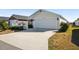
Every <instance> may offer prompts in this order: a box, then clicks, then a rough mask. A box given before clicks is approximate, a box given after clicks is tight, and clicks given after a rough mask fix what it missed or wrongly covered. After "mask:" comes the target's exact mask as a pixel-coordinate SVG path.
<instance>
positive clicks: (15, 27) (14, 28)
mask: <svg viewBox="0 0 79 59" xmlns="http://www.w3.org/2000/svg"><path fill="white" fill-rule="evenodd" d="M10 29H11V30H23V26H13V27H10Z"/></svg>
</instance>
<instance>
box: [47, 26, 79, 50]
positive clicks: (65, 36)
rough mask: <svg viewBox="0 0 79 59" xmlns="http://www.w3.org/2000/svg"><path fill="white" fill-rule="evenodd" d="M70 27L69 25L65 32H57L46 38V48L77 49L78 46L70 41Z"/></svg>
mask: <svg viewBox="0 0 79 59" xmlns="http://www.w3.org/2000/svg"><path fill="white" fill-rule="evenodd" d="M73 29H74V28H72V26H71V25H69V28H68V29H67V31H66V32H57V33H56V34H55V35H53V36H52V37H50V38H49V40H48V49H49V50H78V49H79V47H78V46H77V45H75V44H74V43H72V42H71V37H72V30H73Z"/></svg>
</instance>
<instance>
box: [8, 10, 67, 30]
mask: <svg viewBox="0 0 79 59" xmlns="http://www.w3.org/2000/svg"><path fill="white" fill-rule="evenodd" d="M62 22H65V23H67V22H68V21H67V20H66V19H65V18H64V17H63V16H61V15H59V14H56V13H53V12H49V11H46V10H42V9H40V10H38V11H36V12H35V13H33V14H32V15H30V16H21V15H12V16H11V17H10V18H9V24H10V26H23V27H24V29H28V28H30V27H31V28H35V29H39V28H43V29H55V30H58V29H60V28H61V26H60V24H61V23H62Z"/></svg>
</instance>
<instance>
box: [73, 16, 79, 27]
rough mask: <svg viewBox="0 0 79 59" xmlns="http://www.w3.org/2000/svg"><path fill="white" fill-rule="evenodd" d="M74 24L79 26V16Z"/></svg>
mask: <svg viewBox="0 0 79 59" xmlns="http://www.w3.org/2000/svg"><path fill="white" fill-rule="evenodd" d="M73 25H74V26H79V18H77V20H75V21H74V22H73Z"/></svg>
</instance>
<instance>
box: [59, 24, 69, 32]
mask: <svg viewBox="0 0 79 59" xmlns="http://www.w3.org/2000/svg"><path fill="white" fill-rule="evenodd" d="M67 29H68V24H66V23H61V28H60V29H59V32H66V30H67Z"/></svg>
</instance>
